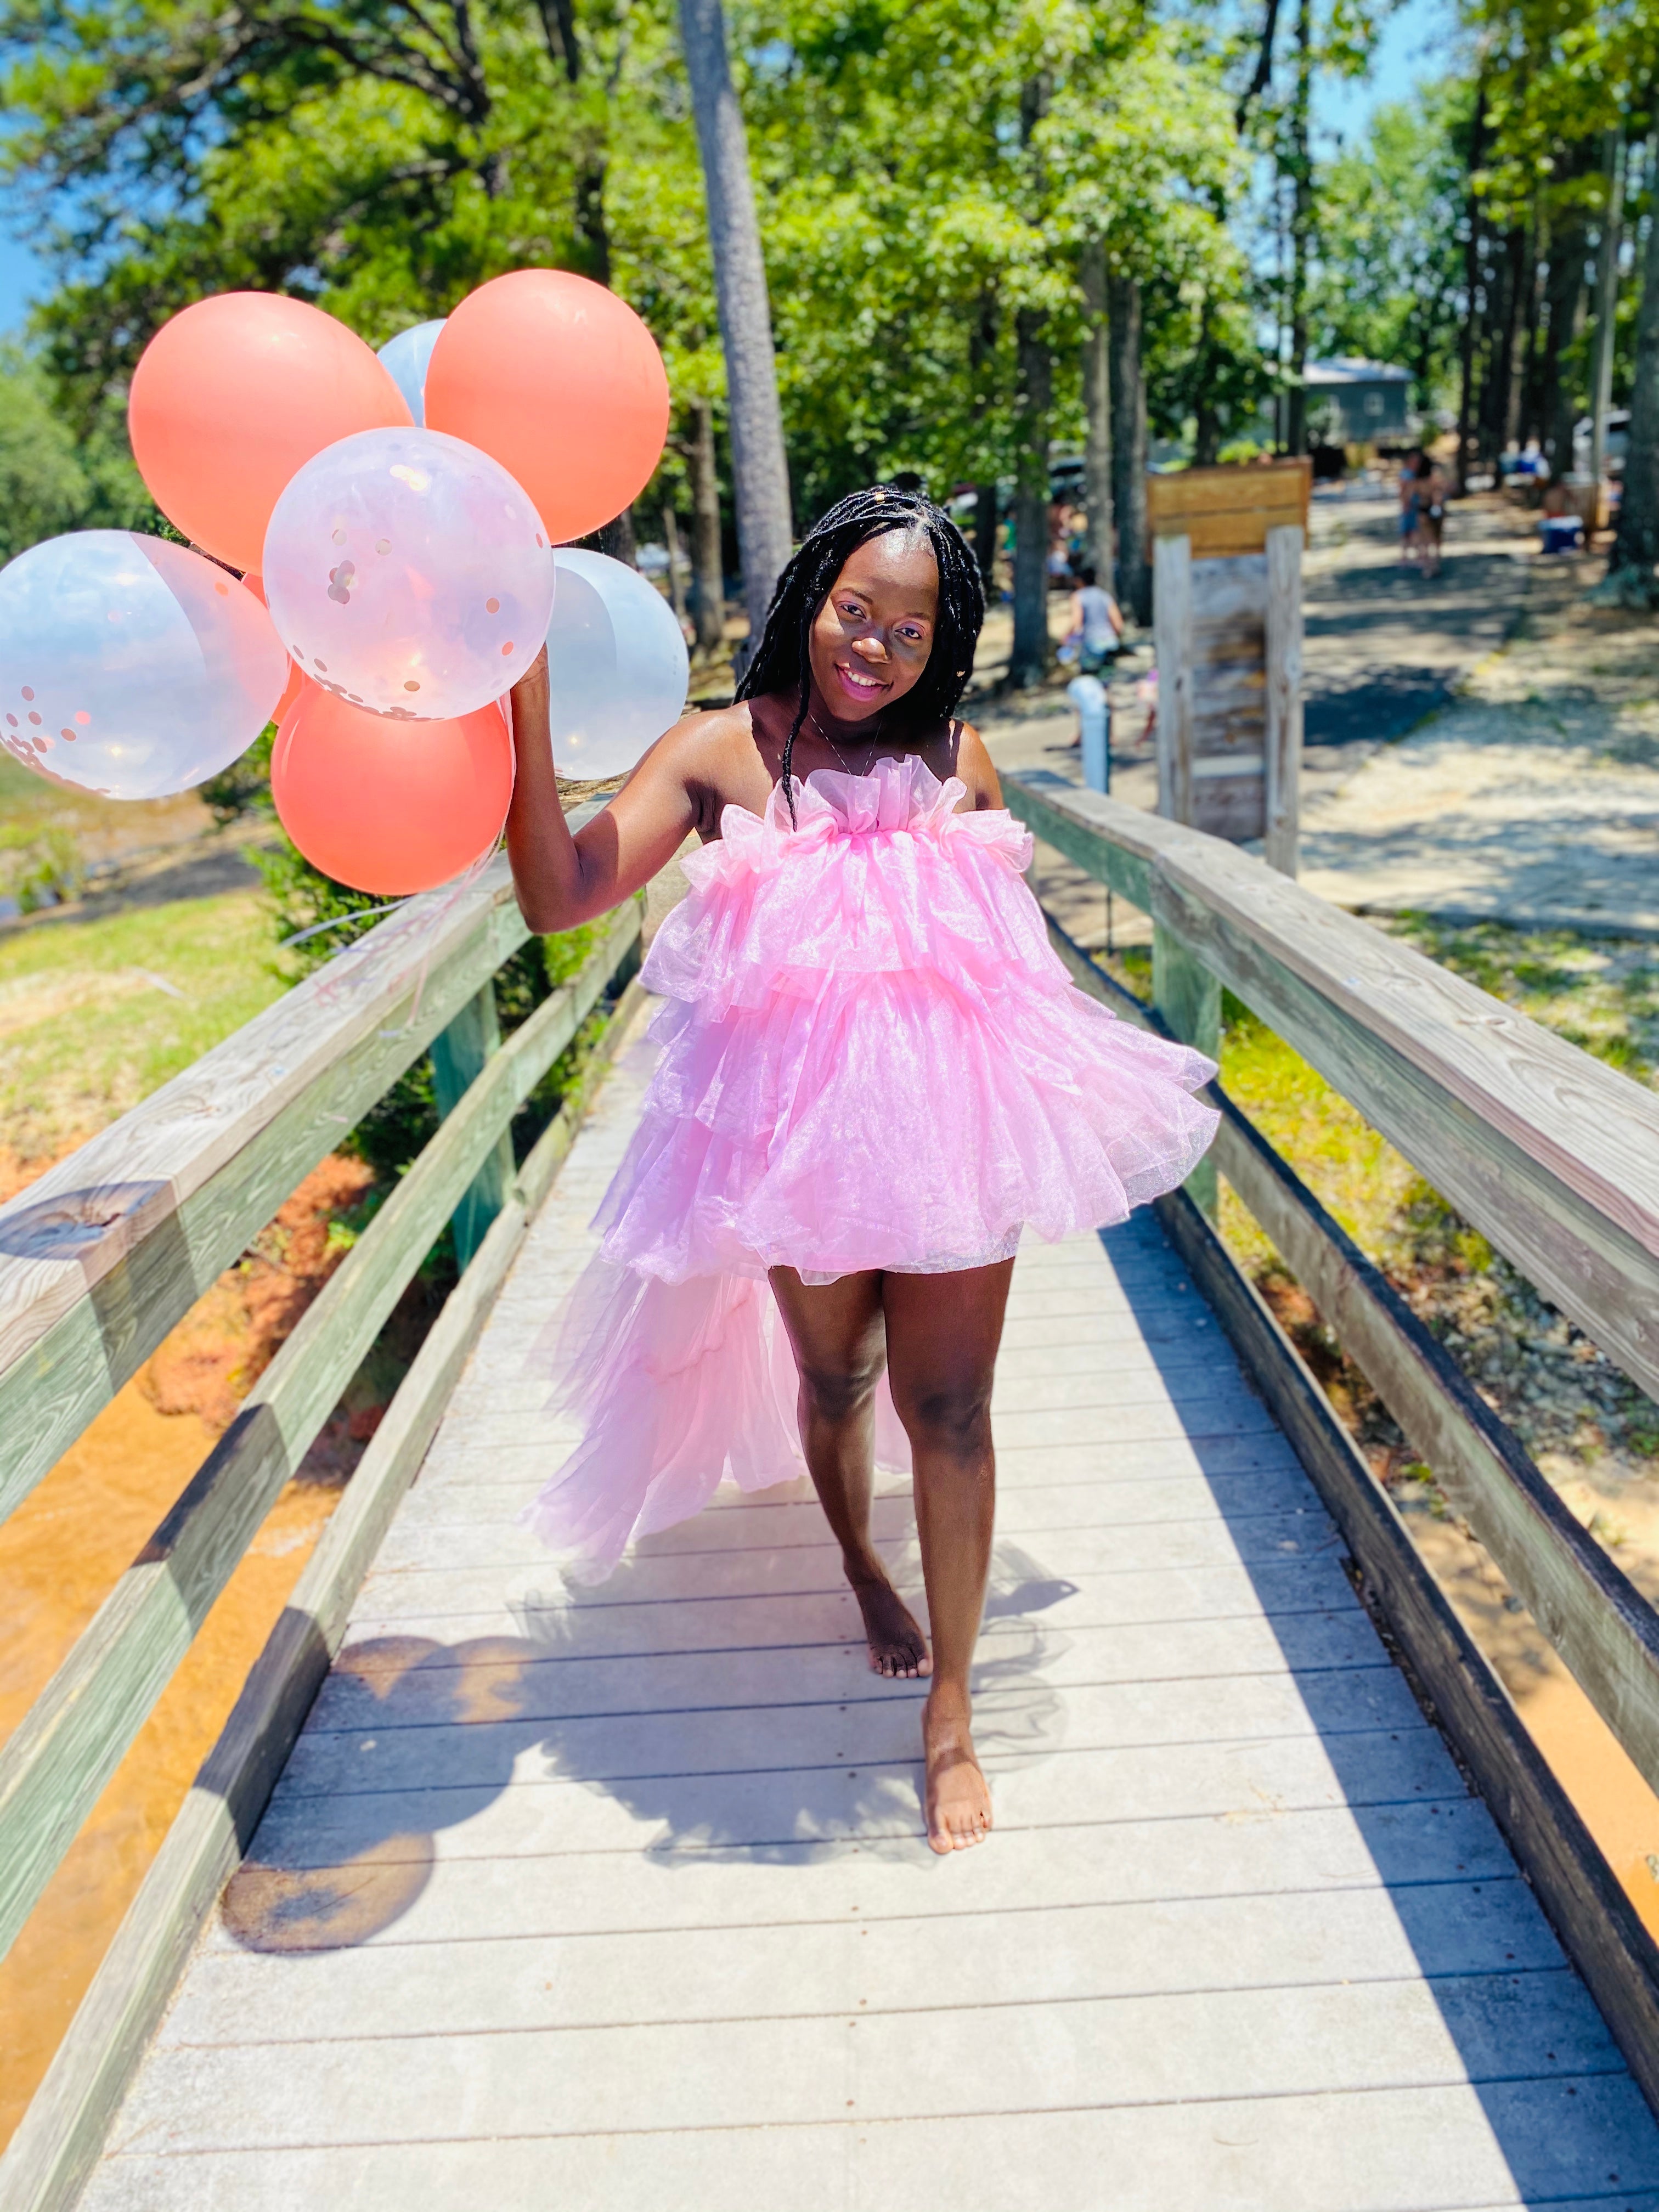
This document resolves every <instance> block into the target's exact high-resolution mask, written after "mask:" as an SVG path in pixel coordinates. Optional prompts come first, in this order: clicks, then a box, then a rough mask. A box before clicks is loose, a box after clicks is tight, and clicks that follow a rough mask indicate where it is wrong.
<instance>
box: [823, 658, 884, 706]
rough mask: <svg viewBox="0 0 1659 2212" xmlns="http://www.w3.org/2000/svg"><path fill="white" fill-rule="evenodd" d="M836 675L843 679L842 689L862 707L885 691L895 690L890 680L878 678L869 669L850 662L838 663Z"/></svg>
mask: <svg viewBox="0 0 1659 2212" xmlns="http://www.w3.org/2000/svg"><path fill="white" fill-rule="evenodd" d="M836 675H837V676H838V677H839V678H841V681H842V689H843V690H846V691H848V693H850V694H851V696H853V697H854V699H856V700H857V701H858V702H859V704H860V706H867V705H868V703H869V702H870V701H871V700H872V699H875V698H878V697H879V696H880V695H881V694H882V693H883V692H884V691H890V690H892V688H893V686H892V683H891V680H890V678H883V677H880V676H877V675H876V674H874V673H873V671H872V670H870V669H867V668H859V667H856V666H855V665H854V664H853V663H852V662H851V661H850V660H838V661H836Z"/></svg>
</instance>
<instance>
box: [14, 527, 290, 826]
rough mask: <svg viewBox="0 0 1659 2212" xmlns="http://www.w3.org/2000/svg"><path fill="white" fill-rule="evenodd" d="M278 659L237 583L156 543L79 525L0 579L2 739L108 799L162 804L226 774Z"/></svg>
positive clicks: (36, 765)
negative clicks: (172, 797)
mask: <svg viewBox="0 0 1659 2212" xmlns="http://www.w3.org/2000/svg"><path fill="white" fill-rule="evenodd" d="M287 681H288V656H287V654H286V653H284V652H283V647H282V641H281V640H280V638H278V636H277V635H276V630H275V629H274V628H273V627H272V625H271V621H270V616H269V615H268V614H267V613H266V612H265V611H264V608H263V607H262V606H261V605H260V604H259V602H258V599H255V597H254V596H253V594H252V592H249V591H246V590H245V589H244V587H243V586H241V585H240V583H238V581H237V580H236V579H235V577H234V576H232V575H228V574H226V572H225V570H224V569H222V568H219V567H218V566H217V565H216V563H215V562H211V561H209V560H206V559H204V557H203V556H202V555H201V554H199V553H191V552H189V551H187V550H185V547H184V546H182V545H174V544H172V543H171V542H170V541H169V540H167V539H166V538H145V537H142V536H141V535H140V534H139V533H138V532H137V531H131V530H77V531H73V532H70V534H69V535H68V536H67V537H64V538H47V539H46V541H45V543H44V544H40V545H32V546H30V548H29V549H28V550H27V552H26V553H20V554H19V555H18V556H17V558H16V559H15V561H13V562H10V563H9V565H8V566H7V567H6V568H4V569H3V570H0V744H4V746H5V747H6V750H8V751H9V753H10V754H11V755H12V756H13V757H14V758H15V759H16V760H20V761H23V762H25V763H27V765H28V766H29V767H30V768H33V769H40V770H41V771H42V772H43V773H45V774H47V775H53V776H57V777H59V778H61V779H62V781H64V782H66V783H74V784H78V785H80V786H81V787H82V789H83V790H87V791H95V792H98V793H101V795H102V796H103V797H104V798H106V799H163V798H166V797H167V795H168V794H169V793H173V792H176V791H188V790H189V789H190V788H191V786H192V785H194V784H198V783H201V782H202V781H204V780H205V779H206V778H207V777H209V776H211V775H218V774H219V773H220V772H221V770H222V769H227V768H228V767H229V765H230V763H232V761H234V759H235V758H236V757H237V755H238V754H239V753H242V752H246V750H247V748H248V747H249V746H250V745H251V744H252V743H253V740H254V739H255V738H257V737H258V734H259V732H260V731H261V730H263V729H264V726H265V724H266V723H267V722H268V721H269V720H270V717H271V713H272V710H273V709H274V708H275V707H276V702H277V700H278V698H279V697H280V696H281V694H282V690H283V685H284V684H285V683H286V682H287Z"/></svg>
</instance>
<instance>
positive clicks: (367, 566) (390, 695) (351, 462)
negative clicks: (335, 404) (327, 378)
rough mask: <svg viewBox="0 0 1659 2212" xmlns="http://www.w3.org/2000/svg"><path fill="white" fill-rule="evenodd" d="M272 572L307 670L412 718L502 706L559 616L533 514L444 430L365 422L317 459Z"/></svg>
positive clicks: (378, 710)
mask: <svg viewBox="0 0 1659 2212" xmlns="http://www.w3.org/2000/svg"><path fill="white" fill-rule="evenodd" d="M260 573H261V574H262V575H263V577H264V586H265V590H266V592H267V593H268V594H269V595H270V615H271V620H272V621H273V622H274V623H276V629H277V634H278V635H279V636H280V637H281V638H282V641H283V644H284V645H286V646H287V647H288V649H289V652H290V653H292V654H293V656H294V658H295V660H296V661H297V662H298V663H299V665H300V666H301V668H303V669H304V671H305V672H306V674H307V676H308V677H312V678H315V679H316V681H317V682H318V683H319V684H321V685H322V686H323V687H324V689H325V690H329V691H337V692H339V693H340V694H341V696H343V697H344V698H346V699H349V700H350V701H351V702H353V703H354V704H356V705H357V706H360V707H368V708H372V709H373V710H374V713H375V714H391V715H392V716H394V717H396V718H398V719H399V720H404V721H409V720H422V721H424V720H434V719H438V718H444V719H449V718H452V717H453V716H454V715H457V714H471V712H472V710H473V708H476V707H483V706H487V705H488V704H489V702H490V701H491V700H492V699H499V698H500V697H501V694H502V692H504V691H506V690H508V689H509V688H510V687H511V686H512V685H513V684H516V683H517V682H518V680H519V678H520V676H522V675H523V674H524V672H525V671H526V669H527V668H528V667H529V665H530V664H531V662H532V660H534V659H535V658H536V655H537V654H538V653H539V652H540V651H541V647H542V640H543V638H544V636H545V635H547V620H548V617H549V615H550V613H551V612H552V609H553V556H552V553H551V551H550V549H549V546H548V544H547V540H546V538H545V535H544V532H543V530H542V526H541V519H540V517H539V516H538V514H537V513H536V510H535V508H534V507H532V505H531V503H530V501H529V500H528V498H527V497H526V495H525V494H524V493H523V492H522V491H521V490H520V488H519V486H518V485H517V484H516V483H514V482H513V479H512V477H510V476H508V474H507V471H506V470H505V469H504V468H502V467H501V465H499V464H498V463H497V462H495V461H492V460H491V459H489V455H488V454H487V453H479V452H478V450H477V447H474V446H467V445H463V443H462V442H461V441H460V440H459V438H447V437H445V436H443V435H441V433H440V432H438V431H436V430H416V429H408V430H366V431H364V432H362V434H361V435H359V436H357V437H355V438H343V439H341V441H340V442H339V444H338V445H337V446H331V447H329V448H328V451H327V452H326V453H319V454H318V456H317V457H316V459H314V460H312V461H307V464H306V465H305V466H304V468H302V469H301V471H299V473H298V475H297V476H296V477H295V479H294V481H293V483H290V484H289V487H288V489H287V490H286V491H285V492H284V493H283V495H282V497H281V499H279V500H278V501H277V502H276V513H274V514H273V515H272V516H271V518H270V530H269V531H268V532H266V535H265V549H264V561H263V563H262V565H261V570H260Z"/></svg>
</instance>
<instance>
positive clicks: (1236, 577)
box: [1146, 460, 1313, 876]
mask: <svg viewBox="0 0 1659 2212" xmlns="http://www.w3.org/2000/svg"><path fill="white" fill-rule="evenodd" d="M1312 482H1313V466H1312V464H1311V462H1310V461H1307V460H1292V461H1273V462H1271V463H1269V464H1267V465H1266V466H1255V465H1251V466H1247V467H1243V468H1225V469H1182V470H1180V471H1176V473H1175V474H1174V475H1171V476H1154V477H1148V479H1147V484H1146V513H1147V520H1148V522H1149V523H1150V525H1151V527H1152V533H1153V562H1152V628H1153V638H1154V643H1155V647H1156V650H1157V653H1158V812H1159V813H1160V814H1165V815H1168V816H1169V817H1170V819H1171V820H1173V821H1176V822H1186V823H1190V824H1191V825H1192V826H1193V827H1194V829H1207V830H1209V831H1210V832H1211V833H1212V835H1213V836H1218V837H1231V838H1233V839H1235V840H1240V841H1242V840H1243V839H1244V838H1247V837H1260V838H1261V841H1262V850H1263V855H1264V857H1265V858H1266V860H1267V863H1268V865H1269V866H1271V867H1274V868H1277V869H1278V870H1279V872H1280V873H1281V874H1282V875H1286V876H1293V875H1294V874H1295V873H1296V847H1297V789H1298V785H1299V782H1300V778H1301V770H1302V548H1303V544H1304V540H1305V538H1306V534H1307V525H1308V497H1309V493H1310V489H1311V487H1312Z"/></svg>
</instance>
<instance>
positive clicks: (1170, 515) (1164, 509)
mask: <svg viewBox="0 0 1659 2212" xmlns="http://www.w3.org/2000/svg"><path fill="white" fill-rule="evenodd" d="M1312 489H1313V466H1312V464H1311V462H1310V461H1308V460H1307V459H1291V460H1283V461H1269V462H1266V463H1263V462H1259V461H1252V462H1249V463H1248V464H1246V465H1243V466H1232V467H1220V468H1207V469H1171V470H1168V471H1157V472H1154V473H1152V474H1151V475H1149V476H1148V477H1147V478H1146V519H1147V520H1148V522H1149V523H1150V524H1151V525H1152V528H1153V529H1154V530H1160V529H1164V528H1167V527H1170V526H1173V525H1175V524H1176V523H1178V522H1184V521H1187V520H1191V519H1193V518H1195V517H1197V516H1200V515H1228V516H1231V515H1238V516H1243V515H1251V514H1265V513H1281V512H1282V513H1288V514H1289V515H1290V517H1291V519H1292V520H1295V521H1296V522H1298V523H1302V524H1304V525H1305V523H1306V521H1307V519H1308V503H1309V500H1310V497H1311V495H1312Z"/></svg>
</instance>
